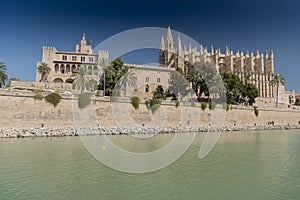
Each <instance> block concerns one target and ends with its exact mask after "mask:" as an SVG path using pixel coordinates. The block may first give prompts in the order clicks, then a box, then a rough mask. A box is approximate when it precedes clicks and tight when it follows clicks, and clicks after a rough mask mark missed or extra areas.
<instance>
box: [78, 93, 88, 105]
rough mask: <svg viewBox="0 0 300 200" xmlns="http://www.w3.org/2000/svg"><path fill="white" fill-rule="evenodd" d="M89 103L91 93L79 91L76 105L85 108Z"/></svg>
mask: <svg viewBox="0 0 300 200" xmlns="http://www.w3.org/2000/svg"><path fill="white" fill-rule="evenodd" d="M90 104H91V94H89V93H81V94H79V96H78V107H79V108H85V107H87V106H88V105H90Z"/></svg>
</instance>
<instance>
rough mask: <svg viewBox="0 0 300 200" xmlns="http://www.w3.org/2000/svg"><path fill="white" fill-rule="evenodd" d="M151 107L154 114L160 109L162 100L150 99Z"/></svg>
mask: <svg viewBox="0 0 300 200" xmlns="http://www.w3.org/2000/svg"><path fill="white" fill-rule="evenodd" d="M149 105H150V109H151V112H152V113H153V114H154V113H155V112H156V111H157V110H158V109H159V108H160V105H161V99H158V98H154V99H150V100H149Z"/></svg>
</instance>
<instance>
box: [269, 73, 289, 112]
mask: <svg viewBox="0 0 300 200" xmlns="http://www.w3.org/2000/svg"><path fill="white" fill-rule="evenodd" d="M270 84H271V85H272V86H276V108H278V99H279V85H284V84H285V79H284V77H283V76H282V75H281V74H274V75H273V79H272V80H271V81H270Z"/></svg>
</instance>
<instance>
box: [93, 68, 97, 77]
mask: <svg viewBox="0 0 300 200" xmlns="http://www.w3.org/2000/svg"><path fill="white" fill-rule="evenodd" d="M93 75H94V76H97V75H98V67H97V66H94V73H93Z"/></svg>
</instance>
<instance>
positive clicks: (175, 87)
mask: <svg viewBox="0 0 300 200" xmlns="http://www.w3.org/2000/svg"><path fill="white" fill-rule="evenodd" d="M169 92H170V93H173V94H174V95H175V97H176V99H180V100H182V99H183V98H184V97H185V96H186V95H187V94H188V93H189V83H188V81H187V80H186V79H185V78H184V77H183V76H182V75H181V74H179V73H178V72H176V71H174V72H172V73H171V76H170V83H169Z"/></svg>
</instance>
